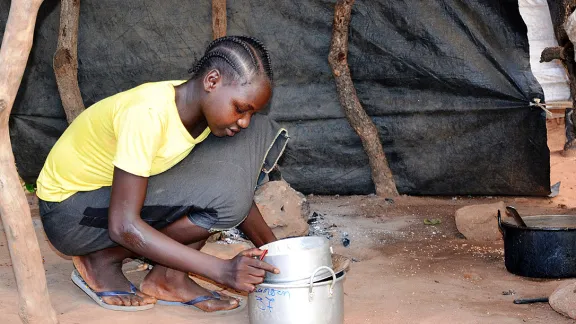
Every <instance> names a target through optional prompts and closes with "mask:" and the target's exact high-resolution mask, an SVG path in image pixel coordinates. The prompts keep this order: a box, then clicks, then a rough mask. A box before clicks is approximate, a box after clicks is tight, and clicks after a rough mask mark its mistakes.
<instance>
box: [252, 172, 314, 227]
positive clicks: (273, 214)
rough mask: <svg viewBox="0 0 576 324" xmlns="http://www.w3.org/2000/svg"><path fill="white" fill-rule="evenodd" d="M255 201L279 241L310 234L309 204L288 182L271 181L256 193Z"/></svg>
mask: <svg viewBox="0 0 576 324" xmlns="http://www.w3.org/2000/svg"><path fill="white" fill-rule="evenodd" d="M254 201H255V202H256V205H257V206H258V209H259V210H260V212H261V213H262V216H264V220H265V221H266V223H267V224H268V226H270V228H272V231H273V232H274V234H275V235H276V237H277V238H278V239H281V238H285V237H291V236H302V235H307V234H308V227H309V226H308V222H307V220H308V214H309V212H310V210H309V205H308V202H307V201H306V198H305V197H304V195H302V194H301V193H299V192H297V191H296V190H294V189H292V188H291V187H290V185H289V184H288V183H287V182H286V181H283V180H281V181H270V182H267V183H265V184H264V185H262V186H261V187H260V188H258V190H257V191H256V194H255V196H254Z"/></svg>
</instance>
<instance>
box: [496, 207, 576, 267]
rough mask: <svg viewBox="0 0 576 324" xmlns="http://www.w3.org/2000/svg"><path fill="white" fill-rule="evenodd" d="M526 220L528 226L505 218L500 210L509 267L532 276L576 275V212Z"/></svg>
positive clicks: (540, 216)
mask: <svg viewBox="0 0 576 324" xmlns="http://www.w3.org/2000/svg"><path fill="white" fill-rule="evenodd" d="M522 219H523V220H524V222H525V223H526V227H522V226H519V225H517V224H512V223H509V222H508V221H503V220H502V217H501V215H500V211H498V227H499V228H500V231H501V232H502V235H503V237H504V263H505V265H506V269H507V270H508V271H509V272H511V273H513V274H516V275H519V276H523V277H530V278H571V277H576V215H536V216H524V217H522Z"/></svg>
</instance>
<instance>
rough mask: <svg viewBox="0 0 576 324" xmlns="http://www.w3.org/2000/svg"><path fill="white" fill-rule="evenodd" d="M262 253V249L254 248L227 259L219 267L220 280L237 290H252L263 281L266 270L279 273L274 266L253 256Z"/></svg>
mask: <svg viewBox="0 0 576 324" xmlns="http://www.w3.org/2000/svg"><path fill="white" fill-rule="evenodd" d="M263 253H264V251H263V250H260V249H256V248H254V249H250V250H245V251H242V252H240V253H239V254H238V255H237V256H235V257H234V258H233V259H230V260H227V261H226V263H225V264H224V267H223V268H222V269H221V271H222V272H221V275H220V282H221V283H222V284H225V285H226V286H228V287H230V288H233V289H236V290H238V291H245V292H252V291H254V289H255V288H256V285H258V284H261V283H262V282H263V281H264V277H265V276H266V271H268V272H271V273H275V274H278V273H280V270H278V269H277V268H274V266H272V265H270V264H268V263H266V262H264V261H260V260H258V259H255V258H254V257H260V256H261V255H262V254H263Z"/></svg>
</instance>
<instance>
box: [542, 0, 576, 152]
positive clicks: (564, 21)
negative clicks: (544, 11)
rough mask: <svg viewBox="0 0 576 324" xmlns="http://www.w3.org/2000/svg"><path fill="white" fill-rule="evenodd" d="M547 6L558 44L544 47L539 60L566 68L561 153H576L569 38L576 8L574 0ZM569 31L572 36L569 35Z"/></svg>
mask: <svg viewBox="0 0 576 324" xmlns="http://www.w3.org/2000/svg"><path fill="white" fill-rule="evenodd" d="M548 7H549V10H550V17H551V18H552V24H553V26H554V34H555V36H556V40H557V41H558V44H559V45H560V46H558V47H549V48H546V49H544V51H542V55H541V57H540V62H550V61H552V60H555V59H557V60H559V61H560V62H561V63H562V65H563V66H564V68H565V69H566V74H567V75H568V82H569V86H570V94H571V96H572V108H568V109H566V112H565V116H566V119H564V121H565V131H566V142H565V143H564V152H563V154H564V155H574V154H576V128H575V124H574V123H573V118H574V115H573V109H574V107H576V61H574V44H573V43H572V42H571V40H574V39H576V38H575V37H576V35H575V34H576V33H575V32H574V31H569V29H571V28H570V24H569V17H571V16H570V15H571V14H572V12H573V11H574V9H575V8H576V0H548ZM572 17H573V15H572ZM572 29H574V28H572ZM569 33H571V34H572V36H569ZM568 118H570V119H568Z"/></svg>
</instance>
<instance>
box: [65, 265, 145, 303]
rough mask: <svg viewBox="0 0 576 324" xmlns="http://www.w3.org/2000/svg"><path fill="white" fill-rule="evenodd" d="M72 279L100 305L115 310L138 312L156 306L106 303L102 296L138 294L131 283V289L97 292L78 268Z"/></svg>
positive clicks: (73, 272)
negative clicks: (83, 277)
mask: <svg viewBox="0 0 576 324" xmlns="http://www.w3.org/2000/svg"><path fill="white" fill-rule="evenodd" d="M71 277H72V281H73V282H74V283H75V284H76V286H78V288H80V289H82V291H84V292H85V293H86V295H88V296H90V298H92V300H94V301H95V302H96V303H97V304H98V305H100V306H102V307H103V308H106V309H110V310H115V311H124V312H137V311H143V310H147V309H150V308H152V307H154V304H148V305H143V306H117V305H110V304H106V303H105V302H104V301H103V300H102V298H101V297H110V296H129V295H136V287H135V286H134V285H133V284H132V283H130V291H102V292H95V291H94V290H92V289H91V288H90V287H89V286H88V284H87V283H86V282H85V281H84V279H82V276H80V273H78V271H77V270H76V269H74V271H72V276H71Z"/></svg>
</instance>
